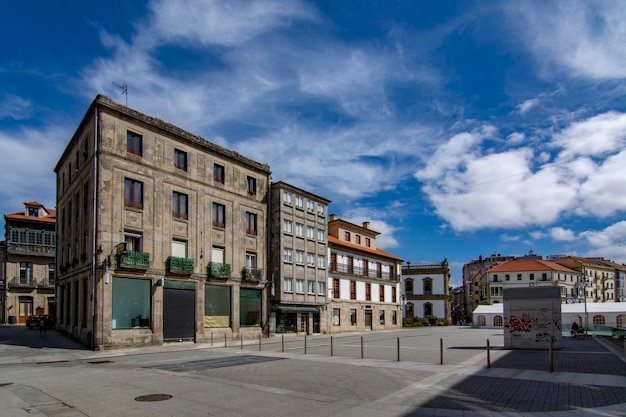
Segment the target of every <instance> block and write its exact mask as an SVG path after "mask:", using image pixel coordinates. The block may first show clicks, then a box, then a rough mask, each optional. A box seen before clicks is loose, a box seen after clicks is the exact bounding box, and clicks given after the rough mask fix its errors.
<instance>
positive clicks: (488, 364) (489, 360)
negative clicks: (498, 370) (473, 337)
mask: <svg viewBox="0 0 626 417" xmlns="http://www.w3.org/2000/svg"><path fill="white" fill-rule="evenodd" d="M487 368H491V355H490V352H489V339H487Z"/></svg>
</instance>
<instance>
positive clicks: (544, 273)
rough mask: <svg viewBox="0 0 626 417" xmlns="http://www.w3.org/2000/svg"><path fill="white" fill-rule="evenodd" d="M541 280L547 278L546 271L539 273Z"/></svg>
mask: <svg viewBox="0 0 626 417" xmlns="http://www.w3.org/2000/svg"><path fill="white" fill-rule="evenodd" d="M559 275H560V274H559ZM541 280H542V281H547V280H548V274H547V273H546V272H543V273H542V274H541Z"/></svg>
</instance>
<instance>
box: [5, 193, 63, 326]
mask: <svg viewBox="0 0 626 417" xmlns="http://www.w3.org/2000/svg"><path fill="white" fill-rule="evenodd" d="M4 222H5V241H4V242H3V243H4V248H3V249H4V251H3V252H4V256H3V265H2V272H3V274H2V277H3V279H2V281H3V293H4V294H3V295H4V297H3V310H2V311H3V318H2V322H3V323H4V322H5V319H6V320H7V322H8V323H25V322H26V319H27V318H28V316H30V315H33V314H50V315H54V314H55V311H56V308H55V307H56V305H55V297H54V284H55V270H56V267H55V249H56V232H55V222H56V211H55V210H53V209H50V208H46V207H44V206H43V205H42V204H40V203H38V202H36V201H31V202H26V203H24V209H23V210H22V211H19V212H16V213H10V214H5V215H4Z"/></svg>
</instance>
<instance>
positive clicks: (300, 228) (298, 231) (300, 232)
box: [296, 223, 304, 237]
mask: <svg viewBox="0 0 626 417" xmlns="http://www.w3.org/2000/svg"><path fill="white" fill-rule="evenodd" d="M296 237H304V225H303V224H302V223H296Z"/></svg>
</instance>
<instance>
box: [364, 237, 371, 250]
mask: <svg viewBox="0 0 626 417" xmlns="http://www.w3.org/2000/svg"><path fill="white" fill-rule="evenodd" d="M365 246H367V247H368V248H369V247H371V246H372V240H371V239H370V238H369V237H366V238H365Z"/></svg>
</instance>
